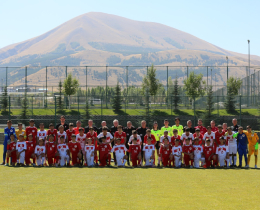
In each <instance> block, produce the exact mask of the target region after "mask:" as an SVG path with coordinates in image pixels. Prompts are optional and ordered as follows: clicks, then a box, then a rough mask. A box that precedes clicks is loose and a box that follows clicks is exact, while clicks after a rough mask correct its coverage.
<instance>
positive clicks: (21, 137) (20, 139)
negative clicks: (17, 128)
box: [19, 134, 29, 141]
mask: <svg viewBox="0 0 260 210" xmlns="http://www.w3.org/2000/svg"><path fill="white" fill-rule="evenodd" d="M28 137H29V136H28ZM23 140H24V135H23V134H20V135H19V141H23Z"/></svg>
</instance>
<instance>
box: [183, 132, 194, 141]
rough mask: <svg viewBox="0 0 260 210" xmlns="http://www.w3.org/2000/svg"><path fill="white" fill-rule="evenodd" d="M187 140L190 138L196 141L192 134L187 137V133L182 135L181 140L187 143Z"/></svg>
mask: <svg viewBox="0 0 260 210" xmlns="http://www.w3.org/2000/svg"><path fill="white" fill-rule="evenodd" d="M187 138H189V139H191V140H192V141H193V140H194V136H193V135H192V133H190V134H189V135H188V136H187V135H186V133H183V134H182V135H181V140H182V141H183V140H184V141H185V139H187Z"/></svg>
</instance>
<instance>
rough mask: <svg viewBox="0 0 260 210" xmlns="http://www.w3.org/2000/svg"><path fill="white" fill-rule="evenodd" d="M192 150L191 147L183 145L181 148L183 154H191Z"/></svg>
mask: <svg viewBox="0 0 260 210" xmlns="http://www.w3.org/2000/svg"><path fill="white" fill-rule="evenodd" d="M193 150H194V148H193V146H192V145H183V147H182V152H183V153H184V152H185V153H188V154H191V153H193ZM184 156H187V154H184Z"/></svg>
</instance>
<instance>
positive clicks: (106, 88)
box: [106, 66, 107, 108]
mask: <svg viewBox="0 0 260 210" xmlns="http://www.w3.org/2000/svg"><path fill="white" fill-rule="evenodd" d="M106 108H107V66H106Z"/></svg>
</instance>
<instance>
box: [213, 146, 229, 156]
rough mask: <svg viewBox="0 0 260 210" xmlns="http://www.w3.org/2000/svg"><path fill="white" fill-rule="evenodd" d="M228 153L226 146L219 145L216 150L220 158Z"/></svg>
mask: <svg viewBox="0 0 260 210" xmlns="http://www.w3.org/2000/svg"><path fill="white" fill-rule="evenodd" d="M228 152H229V151H228V146H226V145H219V146H218V147H217V149H216V154H217V155H220V156H226V155H227V153H228Z"/></svg>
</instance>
